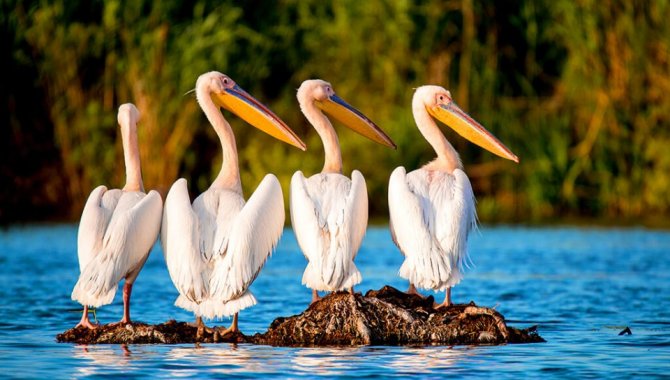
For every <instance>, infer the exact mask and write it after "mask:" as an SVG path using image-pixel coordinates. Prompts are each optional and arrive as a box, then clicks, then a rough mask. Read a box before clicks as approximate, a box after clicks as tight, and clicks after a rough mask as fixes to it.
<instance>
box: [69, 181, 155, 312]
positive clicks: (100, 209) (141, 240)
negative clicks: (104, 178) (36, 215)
mask: <svg viewBox="0 0 670 380" xmlns="http://www.w3.org/2000/svg"><path fill="white" fill-rule="evenodd" d="M162 208H163V201H162V200H161V197H160V195H159V194H158V193H157V192H156V191H150V192H149V194H145V193H144V192H141V191H122V190H119V189H112V190H109V191H107V188H106V187H105V186H99V187H97V188H96V189H95V190H93V191H92V192H91V194H90V196H89V198H88V200H87V201H86V205H85V207H84V211H83V213H82V217H81V221H80V223H79V233H78V256H79V269H80V272H81V274H80V275H79V280H78V281H77V283H76V284H75V287H74V290H73V291H72V299H73V300H75V301H78V302H79V303H81V304H82V305H88V306H94V307H98V306H102V305H106V304H109V303H111V302H112V300H113V299H114V295H115V294H116V289H117V287H118V284H119V282H120V281H121V280H122V279H123V278H126V281H127V282H129V283H132V282H133V281H134V280H135V278H136V277H137V275H138V274H139V272H140V270H141V269H142V266H144V263H145V262H146V260H147V257H148V256H149V253H150V251H151V248H152V247H153V245H154V243H155V242H156V239H157V237H158V232H159V230H160V224H161V214H162Z"/></svg>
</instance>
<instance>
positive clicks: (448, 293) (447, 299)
mask: <svg viewBox="0 0 670 380" xmlns="http://www.w3.org/2000/svg"><path fill="white" fill-rule="evenodd" d="M448 306H451V287H449V288H447V291H446V292H445V295H444V302H442V303H441V304H439V305H437V304H436V305H435V306H434V307H435V308H436V309H439V308H442V307H448Z"/></svg>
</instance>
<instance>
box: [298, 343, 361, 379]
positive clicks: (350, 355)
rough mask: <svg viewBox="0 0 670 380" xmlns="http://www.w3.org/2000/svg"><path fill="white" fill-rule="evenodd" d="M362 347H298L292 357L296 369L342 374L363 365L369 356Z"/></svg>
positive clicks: (307, 371) (328, 374) (321, 373)
mask: <svg viewBox="0 0 670 380" xmlns="http://www.w3.org/2000/svg"><path fill="white" fill-rule="evenodd" d="M363 351H364V348H362V347H351V348H350V347H325V348H323V347H321V348H316V347H315V348H298V349H296V350H295V353H294V356H293V358H292V359H291V366H292V367H293V369H294V370H295V371H300V372H305V373H309V374H314V375H321V376H336V375H341V374H343V373H345V372H347V371H349V370H353V369H357V368H360V367H361V364H363V363H364V362H365V361H366V360H369V359H370V358H369V357H366V356H365V355H364V354H363Z"/></svg>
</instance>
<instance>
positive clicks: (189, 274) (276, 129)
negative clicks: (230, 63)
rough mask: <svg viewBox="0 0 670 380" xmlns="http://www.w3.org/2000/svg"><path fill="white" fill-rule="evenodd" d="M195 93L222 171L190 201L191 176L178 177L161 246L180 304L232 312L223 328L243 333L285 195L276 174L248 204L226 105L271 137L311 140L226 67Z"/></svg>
mask: <svg viewBox="0 0 670 380" xmlns="http://www.w3.org/2000/svg"><path fill="white" fill-rule="evenodd" d="M195 92H196V98H197V100H198V103H199V104H200V107H201V108H202V110H203V111H204V113H205V115H206V116H207V119H208V120H209V122H210V123H211V124H212V127H213V128H214V130H215V131H216V134H217V135H218V137H219V140H220V141H221V148H222V150H223V163H222V167H221V171H220V172H219V174H218V176H217V177H216V179H215V180H214V182H213V183H212V185H211V186H210V187H209V189H208V190H207V191H205V192H204V193H202V194H201V195H200V196H198V197H197V198H196V199H195V200H194V201H193V204H192V205H191V202H190V199H189V194H188V189H187V187H186V180H185V179H183V178H181V179H179V180H177V181H176V182H175V183H174V185H172V188H171V189H170V191H169V193H168V195H167V198H166V200H165V209H164V213H163V224H162V228H161V243H162V245H163V253H164V255H165V261H166V263H167V267H168V270H169V272H170V277H171V279H172V282H173V283H174V285H175V287H176V288H177V290H178V291H179V297H178V298H177V300H176V302H175V305H177V306H179V307H181V308H184V309H186V310H189V311H192V312H193V313H194V314H195V316H196V323H197V325H198V327H199V328H205V326H204V324H203V322H202V318H203V317H204V318H208V319H212V318H221V317H224V316H230V315H233V322H232V324H231V326H230V327H229V328H228V329H227V330H226V331H224V332H223V334H225V333H227V332H228V331H233V332H236V331H239V329H238V313H239V311H240V310H242V309H245V308H247V307H249V306H253V305H255V304H256V298H255V297H254V296H253V294H251V292H250V291H249V286H250V285H251V283H252V282H253V281H254V280H255V279H256V276H258V274H259V272H260V270H261V269H262V268H263V265H264V264H265V261H266V260H267V258H268V256H269V255H270V253H271V252H272V250H273V249H274V248H275V246H276V245H277V242H278V241H279V238H280V236H281V234H282V230H283V227H284V220H285V215H284V198H283V196H282V191H281V187H280V185H279V181H278V180H277V177H275V176H274V175H272V174H267V175H266V176H265V178H264V179H263V180H262V181H261V183H260V185H258V188H257V189H256V191H255V192H254V193H253V194H252V195H251V197H249V200H248V201H247V202H245V200H244V196H243V194H242V184H241V182H240V170H239V166H238V155H237V147H236V145H235V136H234V135H233V130H232V128H231V127H230V124H228V122H227V121H226V119H225V118H224V117H223V115H222V114H221V112H220V110H219V107H223V108H225V109H227V110H229V111H231V112H232V113H234V114H236V115H237V116H239V117H241V118H242V119H243V120H245V121H246V122H248V123H249V124H251V125H253V126H254V127H256V128H258V129H260V130H262V131H264V132H266V133H268V134H269V135H271V136H273V137H275V138H277V139H278V140H281V141H283V142H286V143H288V144H291V145H293V146H295V147H297V148H299V149H301V150H305V144H304V143H303V142H302V141H301V140H300V138H298V136H296V135H295V133H293V131H292V130H291V129H290V128H289V127H288V126H287V125H286V124H285V123H284V122H283V121H282V120H281V119H279V117H277V116H276V115H275V114H274V113H272V111H270V110H269V109H268V108H267V107H265V106H263V105H262V104H261V103H260V102H259V101H258V100H256V99H255V98H254V97H252V96H251V95H249V94H248V93H247V92H245V91H244V90H242V89H241V88H240V86H238V85H237V84H236V83H235V82H234V81H233V80H232V79H230V78H229V77H228V76H226V75H224V74H221V73H219V72H209V73H206V74H203V75H201V76H200V77H199V78H198V81H197V83H196V89H195Z"/></svg>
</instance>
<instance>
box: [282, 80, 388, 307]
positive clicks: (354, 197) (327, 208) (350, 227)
mask: <svg viewBox="0 0 670 380" xmlns="http://www.w3.org/2000/svg"><path fill="white" fill-rule="evenodd" d="M298 102H299V103H300V109H301V110H302V112H303V113H304V114H305V117H306V118H307V120H309V122H310V123H311V124H312V125H313V126H314V129H316V132H317V133H318V134H319V136H320V137H321V140H322V141H323V147H324V150H325V163H324V165H323V170H321V173H319V174H315V175H313V176H311V177H309V178H305V176H304V175H303V173H302V172H301V171H297V172H296V173H295V174H294V175H293V178H292V179H291V199H290V201H291V205H290V207H291V224H292V226H293V230H294V231H295V235H296V238H297V240H298V244H299V245H300V248H301V250H302V252H303V254H304V255H305V257H306V258H307V260H308V261H309V262H308V264H307V268H305V272H304V274H303V277H302V283H303V284H304V285H306V286H307V287H309V288H311V289H312V303H313V302H316V301H317V300H318V299H319V294H318V291H320V290H321V291H335V290H342V289H349V291H350V292H352V293H353V286H354V285H356V284H358V283H360V282H361V280H362V278H361V273H360V272H359V271H358V269H357V268H356V265H355V264H354V258H355V257H356V253H357V252H358V249H359V248H360V246H361V242H362V240H363V235H365V228H366V227H367V224H368V194H367V189H366V187H365V179H364V178H363V175H362V174H361V172H359V171H358V170H354V171H353V172H352V174H351V179H349V178H347V177H346V176H344V175H342V155H341V153H340V145H339V143H338V139H337V134H336V133H335V130H334V129H333V126H332V124H331V123H330V121H329V120H328V118H327V117H326V116H325V115H324V114H323V112H321V111H322V110H323V111H325V112H327V113H328V114H329V115H331V116H332V117H334V118H335V119H337V120H339V121H340V122H342V123H343V124H344V125H346V126H347V127H349V128H351V129H353V130H354V131H356V132H358V133H360V134H361V135H363V136H365V137H367V138H369V139H371V140H372V141H375V142H377V143H380V144H383V145H386V146H388V147H392V148H394V149H395V147H396V146H395V144H394V143H393V141H391V139H390V138H389V137H388V136H387V135H386V134H385V133H384V132H383V131H382V130H381V129H380V128H379V127H377V126H376V125H375V124H374V123H373V122H372V121H370V119H368V118H367V117H365V116H364V115H363V114H362V113H360V112H359V111H358V110H356V109H355V108H353V107H352V106H350V105H349V104H347V103H346V102H345V101H344V100H342V99H341V98H340V97H338V96H337V95H335V92H334V91H333V87H332V86H331V85H330V83H328V82H324V81H322V80H318V79H314V80H306V81H304V82H303V83H302V85H301V86H300V88H299V89H298Z"/></svg>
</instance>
